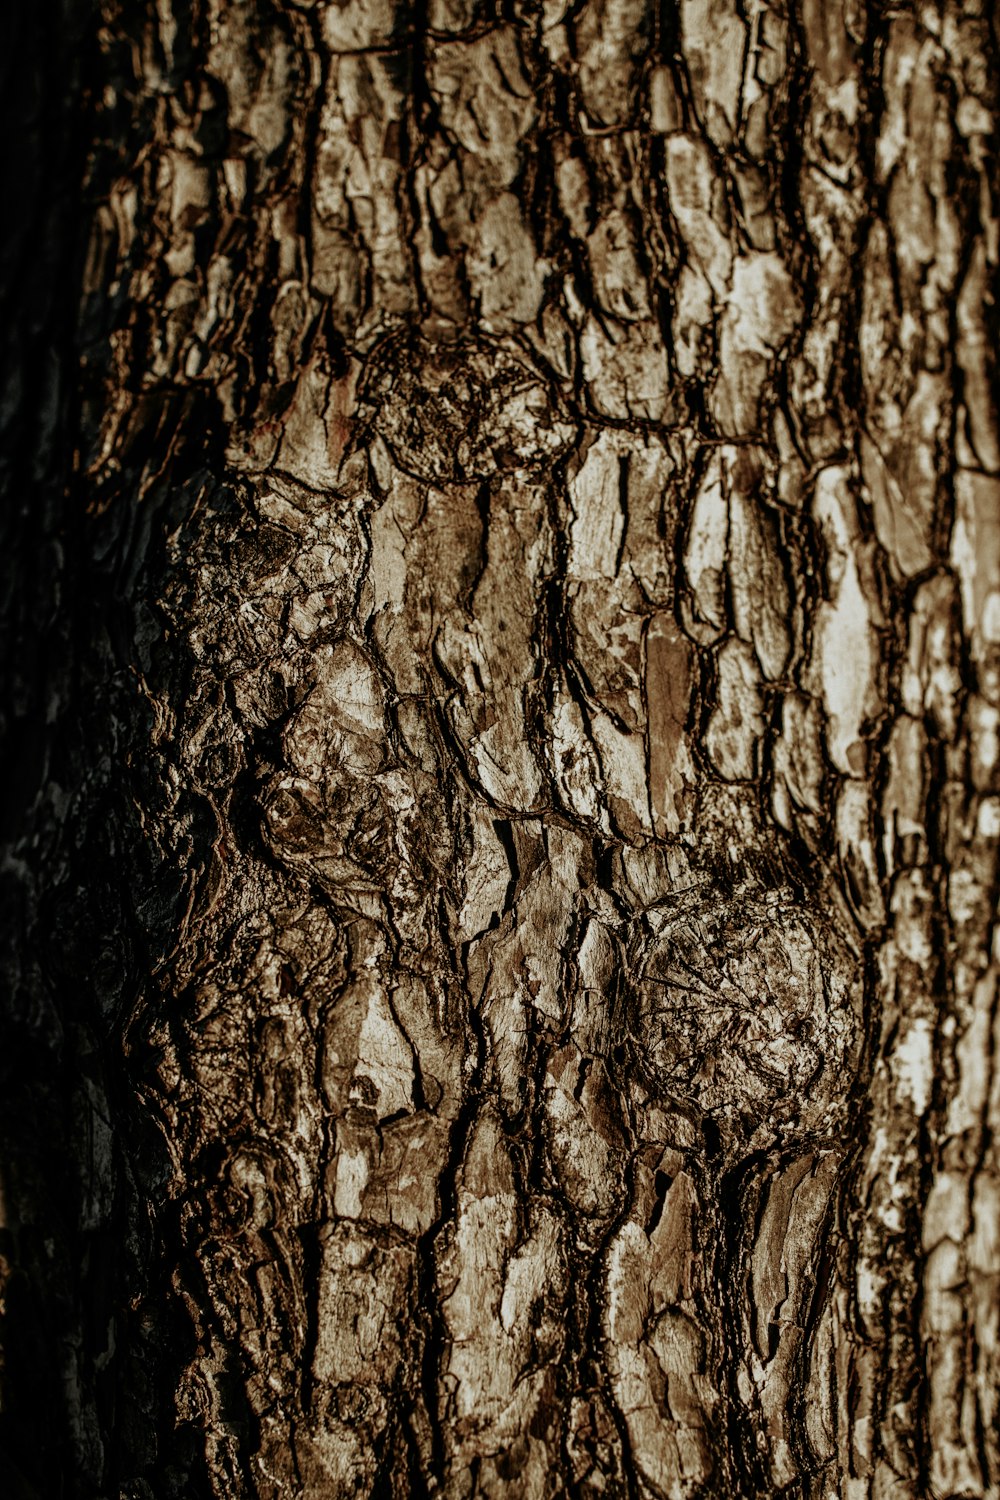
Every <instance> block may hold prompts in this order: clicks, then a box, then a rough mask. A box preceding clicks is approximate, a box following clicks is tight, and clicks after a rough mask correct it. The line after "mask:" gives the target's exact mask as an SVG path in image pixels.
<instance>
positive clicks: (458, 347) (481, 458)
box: [360, 334, 575, 484]
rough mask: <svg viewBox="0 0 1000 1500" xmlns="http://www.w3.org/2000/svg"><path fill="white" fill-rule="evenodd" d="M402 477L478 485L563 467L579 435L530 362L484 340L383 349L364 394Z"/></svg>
mask: <svg viewBox="0 0 1000 1500" xmlns="http://www.w3.org/2000/svg"><path fill="white" fill-rule="evenodd" d="M360 397H361V400H362V401H363V402H365V403H366V404H368V405H369V406H373V407H374V408H375V416H374V427H375V429H376V431H377V432H378V433H379V435H380V436H381V437H382V438H383V440H384V441H385V443H386V445H387V446H388V448H389V451H390V452H391V454H392V456H393V459H394V461H395V462H396V464H397V465H398V467H399V468H401V469H403V470H404V471H405V472H407V473H409V474H412V475H413V476H414V477H416V478H418V479H424V480H428V481H430V482H431V483H433V484H469V483H475V482H477V481H482V480H485V479H490V478H492V476H493V475H494V474H497V473H499V472H503V471H505V470H512V469H531V468H538V467H541V466H545V465H550V464H552V463H554V462H555V461H556V460H557V459H558V458H559V457H560V456H561V455H562V454H563V453H564V452H565V451H566V450H567V448H568V447H569V445H570V443H571V442H572V441H573V438H574V435H575V427H574V426H573V424H572V423H571V422H570V421H569V420H568V419H567V417H566V415H565V413H564V412H563V411H562V409H561V406H560V404H559V401H558V398H557V396H556V394H555V392H554V391H553V389H552V388H551V386H549V385H548V384H547V382H546V381H545V380H544V379H543V378H542V376H541V375H540V374H539V372H538V371H537V370H536V369H534V368H533V367H532V365H530V364H529V363H528V361H527V359H526V358H524V357H522V356H519V355H517V354H514V353H512V352H511V350H510V348H509V347H504V346H501V345H499V344H496V345H495V344H492V343H490V342H488V341H487V340H486V339H484V338H463V339H461V340H457V341H456V342H454V343H432V342H430V341H429V340H427V339H425V338H423V337H422V336H420V335H418V334H407V335H404V336H401V337H397V338H394V339H392V340H390V341H387V342H386V343H385V344H383V345H382V346H381V347H380V349H379V350H378V351H377V354H376V355H375V356H374V358H373V360H372V362H371V363H370V365H369V367H368V371H367V374H366V376H365V380H364V383H363V386H362V389H361V392H360Z"/></svg>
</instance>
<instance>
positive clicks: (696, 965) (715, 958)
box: [633, 893, 861, 1149]
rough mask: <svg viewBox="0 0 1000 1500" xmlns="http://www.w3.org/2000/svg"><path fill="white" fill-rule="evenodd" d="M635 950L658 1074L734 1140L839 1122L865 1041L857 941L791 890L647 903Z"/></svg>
mask: <svg viewBox="0 0 1000 1500" xmlns="http://www.w3.org/2000/svg"><path fill="white" fill-rule="evenodd" d="M642 927H643V936H642V938H641V940H640V944H639V952H638V954H637V955H635V957H634V959H633V975H634V980H635V985H636V990H635V994H636V1020H637V1022H638V1024H637V1025H636V1027H635V1033H636V1040H637V1043H638V1046H639V1048H640V1055H641V1059H642V1062H643V1064H644V1070H645V1072H646V1073H647V1076H648V1078H649V1081H650V1082H652V1083H653V1084H654V1086H655V1087H656V1088H657V1089H658V1091H660V1092H664V1093H667V1094H669V1095H671V1096H672V1097H673V1098H675V1099H676V1100H677V1101H678V1102H681V1101H683V1102H684V1103H686V1104H690V1105H693V1106H694V1107H695V1108H696V1109H697V1110H698V1111H700V1112H701V1113H702V1114H703V1115H705V1116H707V1117H709V1118H711V1119H712V1120H713V1121H714V1123H715V1124H716V1125H717V1127H718V1128H719V1130H720V1132H721V1133H722V1134H723V1135H724V1136H725V1137H726V1138H727V1140H728V1144H729V1145H730V1146H731V1147H736V1146H738V1145H739V1143H740V1142H743V1143H748V1142H752V1143H753V1147H754V1149H758V1148H760V1147H763V1146H765V1144H766V1143H765V1142H764V1140H763V1139H762V1136H761V1132H762V1131H764V1132H766V1133H767V1134H769V1135H777V1136H780V1137H781V1139H782V1140H783V1141H786V1142H787V1141H788V1140H789V1139H794V1138H795V1137H799V1136H802V1135H807V1134H818V1133H823V1132H825V1131H828V1130H830V1129H833V1128H834V1127H835V1125H836V1123H837V1119H838V1116H839V1112H840V1109H841V1107H842V1105H843V1103H844V1101H845V1099H846V1095H847V1090H848V1088H849V1085H850V1082H851V1079H852V1077H853V1073H854V1067H855V1063H856V1058H857V1050H858V1046H859V1041H860V1004H861V975H860V966H859V964H858V961H857V959H856V958H855V956H854V954H853V953H852V951H851V950H850V949H849V947H848V946H847V944H846V943H845V942H844V941H843V939H842V938H841V937H840V936H839V935H838V934H837V933H836V932H834V931H833V930H832V929H831V927H830V926H829V924H827V923H825V922H823V921H822V920H821V918H820V917H819V915H818V914H815V913H813V912H812V911H811V910H810V909H809V908H807V907H805V906H803V905H802V904H801V903H799V902H797V901H795V900H794V899H793V898H792V897H791V896H790V895H789V894H787V893H784V894H773V895H768V896H762V897H752V898H748V899H736V900H726V901H722V900H720V901H718V902H716V903H713V904H710V905H705V906H699V907H698V908H697V909H696V910H694V911H688V912H686V913H684V914H683V915H678V914H677V913H669V912H667V911H662V910H655V909H654V910H653V911H651V912H647V913H646V914H645V916H644V918H643V919H642Z"/></svg>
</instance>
